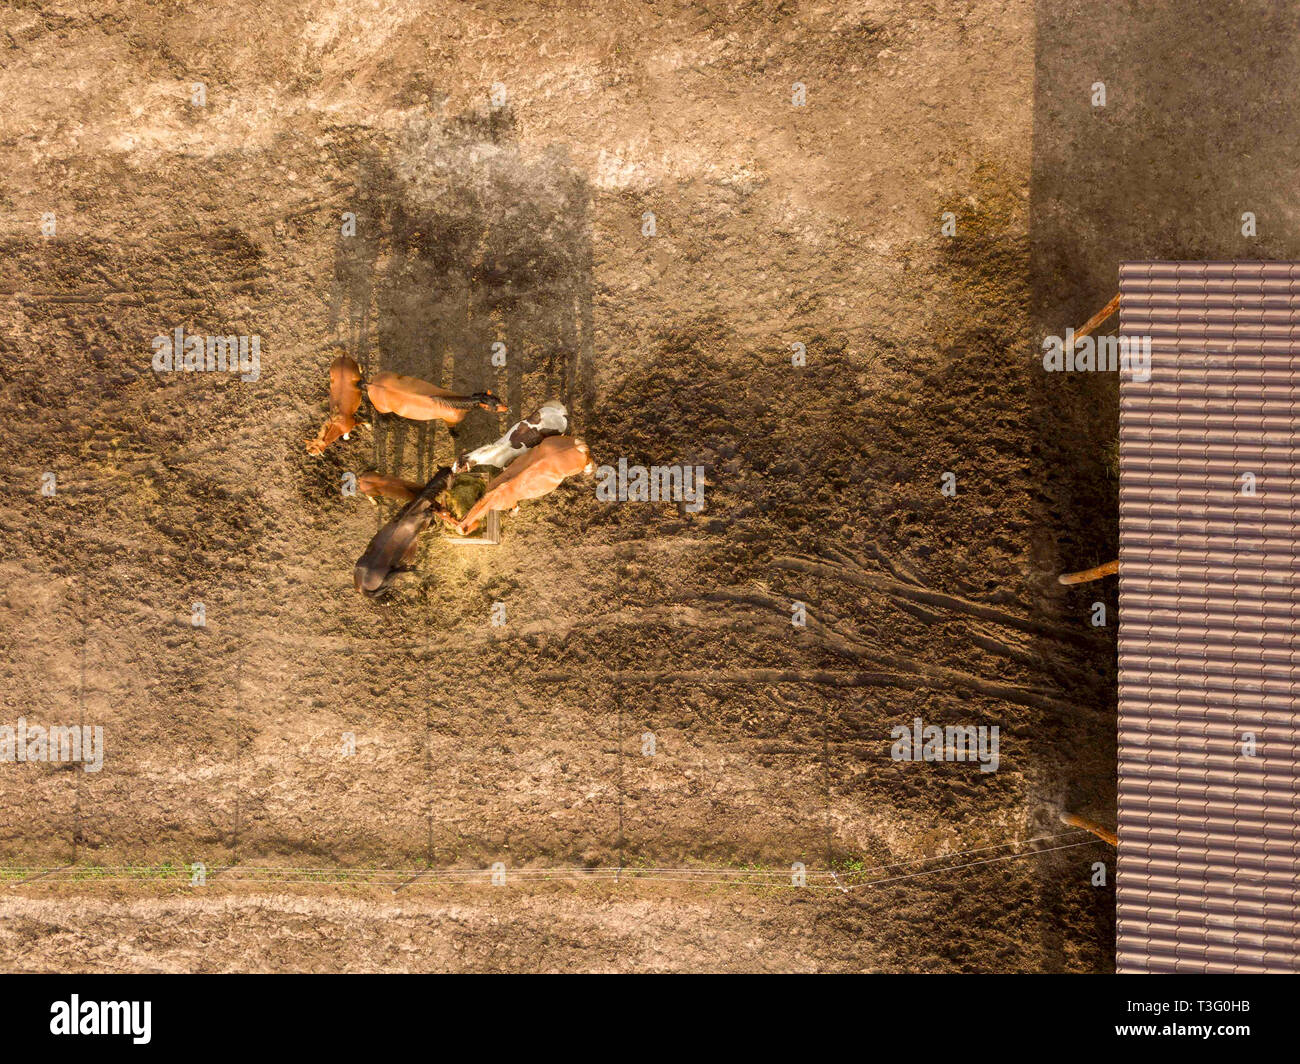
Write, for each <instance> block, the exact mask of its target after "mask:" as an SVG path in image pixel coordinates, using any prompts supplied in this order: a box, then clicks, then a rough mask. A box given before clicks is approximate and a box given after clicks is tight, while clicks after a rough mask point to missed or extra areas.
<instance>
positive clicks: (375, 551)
mask: <svg viewBox="0 0 1300 1064" xmlns="http://www.w3.org/2000/svg"><path fill="white" fill-rule="evenodd" d="M450 479H451V466H443V467H442V468H440V469H439V470H438V471H437V472H436V473H434V475H433V478H432V479H431V480H430V481H429V483H427V484H426V485H425V486H424V487H423V488H421V489H420V492H419V494H418V495H416V496H415V498H414V499H412V500H411V501H410V502H408V503H407V504H406V505H405V506H403V507H402V509H401V511H400V512H399V513H398V515H397V516H396V517H394V518H393V519H392V520H391V521H389V522H388V524H386V525H384V527H383V528H381V529H380V530H379V531H378V532H376V533H375V536H374V538H373V539H372V540H371V541H370V544H369V545H368V546H367V547H366V550H365V553H364V554H362V555H361V557H360V558H358V559H357V563H356V566H355V567H354V568H353V570H352V583H353V586H355V587H356V589H357V590H358V591H359V592H361V594H363V595H365V596H366V597H367V598H371V599H377V598H382V597H383V595H384V594H385V593H386V592H387V591H388V590H389V588H390V587H391V586H392V582H393V578H394V577H395V576H396V575H397V574H398V573H401V572H405V571H406V569H405V565H406V563H407V562H409V561H410V560H411V559H412V558H414V557H415V551H416V548H417V547H418V546H419V540H420V533H421V532H423V531H424V530H425V529H427V528H428V527H429V525H430V524H432V523H433V520H434V518H435V517H447V518H450V517H451V515H450V514H448V513H447V512H446V511H445V510H443V509H442V507H440V506H439V505H438V502H437V499H438V496H439V495H441V494H442V493H443V491H444V490H445V489H446V487H447V482H448V481H449V480H450Z"/></svg>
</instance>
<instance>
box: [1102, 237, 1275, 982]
mask: <svg viewBox="0 0 1300 1064" xmlns="http://www.w3.org/2000/svg"><path fill="white" fill-rule="evenodd" d="M1120 297H1121V298H1120V332H1121V335H1122V336H1124V337H1142V336H1149V337H1151V377H1150V380H1148V381H1146V382H1142V381H1141V380H1138V379H1135V378H1134V376H1132V375H1126V374H1121V378H1120V380H1121V383H1120V570H1119V578H1120V624H1119V667H1120V679H1119V866H1118V877H1117V906H1118V913H1117V915H1118V928H1117V934H1118V944H1117V954H1116V956H1117V967H1118V968H1119V970H1120V971H1122V972H1124V971H1129V972H1134V971H1150V972H1168V971H1192V972H1202V971H1225V972H1260V971H1297V970H1300V716H1298V711H1300V660H1298V659H1297V656H1296V647H1297V625H1300V523H1298V521H1297V519H1298V517H1300V515H1298V514H1297V498H1298V496H1300V435H1298V433H1300V263H1243V262H1238V263H1228V262H1208V263H1207V262H1177V263H1169V262H1162V263H1130V264H1126V265H1124V266H1122V267H1121V268H1120ZM1251 477H1253V478H1254V484H1253V487H1254V494H1250V478H1251ZM1252 735H1253V736H1254V741H1255V744H1256V745H1255V752H1254V756H1250V755H1249V753H1248V752H1247V749H1246V747H1247V743H1248V737H1249V736H1252Z"/></svg>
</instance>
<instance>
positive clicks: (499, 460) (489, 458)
mask: <svg viewBox="0 0 1300 1064" xmlns="http://www.w3.org/2000/svg"><path fill="white" fill-rule="evenodd" d="M568 431H569V412H568V411H567V410H566V409H565V408H564V404H563V403H561V402H560V401H559V400H557V399H550V400H548V401H547V402H545V403H543V404H542V405H541V406H540V407H539V408H538V409H537V411H536V412H535V413H532V414H529V415H528V417H526V418H524V419H523V420H522V421H520V422H518V423H517V424H515V425H513V426H511V428H510V431H509V432H507V433H506V434H505V435H504V436H502V437H501V438H500V439H499V440H496V441H495V442H493V443H485V444H484V445H483V446H482V447H479V448H476V449H475V450H473V451H470V452H468V453H467V454H462V455H461V456H460V457H459V458H457V459H456V464H455V465H453V466H452V467H451V468H452V469H453V470H454V471H455V472H457V473H464V472H466V471H467V470H470V469H473V468H474V467H475V466H496V468H497V469H505V468H506V466H508V465H509V464H510V463H511V462H513V461H514V460H515V459H516V458H519V457H520V456H521V455H524V454H526V453H528V452H529V451H530V450H532V449H533V448H534V447H536V446H537V445H538V444H539V443H541V442H542V440H544V439H546V438H547V437H549V436H562V435H563V434H564V433H566V432H568Z"/></svg>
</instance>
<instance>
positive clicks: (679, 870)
mask: <svg viewBox="0 0 1300 1064" xmlns="http://www.w3.org/2000/svg"><path fill="white" fill-rule="evenodd" d="M1087 834H1089V833H1088V832H1086V831H1081V830H1080V831H1067V832H1062V833H1060V834H1056V835H1041V836H1036V837H1034V838H1031V839H1015V840H1010V841H1008V842H1003V843H996V844H993V845H990V846H980V847H975V848H974V849H969V850H958V851H954V852H953V853H946V854H936V855H934V856H931V857H919V858H915V859H913V860H910V861H898V862H893V863H891V864H886V865H878V866H875V867H873V868H860V867H853V866H845V867H841V868H820V869H819V868H807V869H804V868H797V869H796V868H793V867H792V868H734V867H728V866H714V867H700V866H694V867H690V866H681V867H677V866H649V865H646V866H632V867H628V866H619V865H603V866H594V867H587V866H568V867H565V866H553V867H543V868H533V867H520V868H508V867H506V866H504V865H503V864H499V865H497V866H495V867H488V868H320V867H315V868H311V867H286V866H258V865H223V866H216V867H214V868H212V869H210V870H208V869H204V870H203V872H202V874H201V876H199V877H198V878H196V872H195V869H196V867H198V866H196V865H181V864H177V865H63V866H59V867H54V868H38V867H26V866H8V867H0V881H7V882H8V885H9V886H10V887H11V888H12V887H18V886H22V885H23V884H26V883H32V882H36V881H38V880H39V881H42V882H45V883H50V882H61V883H69V882H72V883H93V882H99V881H107V882H140V883H146V882H156V883H171V884H173V885H186V884H188V885H190V886H194V887H196V888H199V889H202V888H205V887H206V886H207V883H208V881H209V880H212V879H216V878H217V877H220V879H221V881H222V883H223V884H231V885H233V884H242V885H276V886H320V885H336V886H340V885H357V886H377V887H378V886H387V887H391V888H392V890H393V893H394V894H396V893H398V891H400V890H403V889H406V888H407V887H410V886H413V885H415V884H416V883H419V882H427V883H440V884H447V883H453V884H488V885H496V886H507V885H510V884H511V883H518V882H520V881H523V882H531V883H536V882H542V881H555V882H566V881H567V882H578V883H581V882H613V883H621V882H623V881H624V880H627V881H646V882H656V883H691V884H694V885H697V886H699V885H721V886H750V887H755V886H765V887H788V888H791V889H800V890H802V889H811V890H830V891H838V892H840V893H842V894H847V893H849V892H850V891H854V890H862V889H865V888H870V887H877V886H883V885H885V884H889V883H896V882H900V881H902V880H909V879H915V878H917V877H920V876H929V875H937V874H940V873H944V872H957V871H960V870H962V869H966V868H973V867H975V866H978V865H988V864H994V863H997V862H1001V861H1010V860H1017V859H1019V858H1023V857H1033V856H1036V855H1039V854H1043V853H1055V852H1058V851H1061V850H1071V849H1076V848H1078V847H1081V846H1089V845H1094V844H1096V843H1097V842H1098V841H1099V840H1096V839H1092V838H1087V839H1083V840H1082V841H1074V842H1069V843H1064V844H1061V845H1057V846H1039V845H1037V844H1038V843H1044V842H1055V841H1057V840H1059V839H1064V838H1070V837H1074V836H1078V835H1087ZM1008 847H1016V848H1017V852H1013V853H1004V854H1000V855H998V856H995V857H983V858H980V859H979V860H974V861H957V863H955V864H953V863H950V862H952V861H954V860H955V859H957V858H962V857H969V856H971V855H974V854H980V853H990V852H991V851H995V850H999V849H1006V848H1008ZM1019 847H1030V848H1028V849H1023V850H1020V849H1018V848H1019ZM938 862H949V863H938ZM919 865H934V867H921V868H917V866H919ZM901 868H913V869H916V870H915V871H911V872H905V873H901V874H898V875H887V876H883V877H881V878H879V879H872V878H871V877H872V876H874V875H877V874H879V873H881V872H888V871H891V870H894V869H901Z"/></svg>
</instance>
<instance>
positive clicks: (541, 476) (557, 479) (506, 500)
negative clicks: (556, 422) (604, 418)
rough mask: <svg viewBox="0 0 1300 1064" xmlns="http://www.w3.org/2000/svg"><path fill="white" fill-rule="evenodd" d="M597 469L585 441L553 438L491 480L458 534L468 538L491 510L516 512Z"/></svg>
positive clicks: (518, 459)
mask: <svg viewBox="0 0 1300 1064" xmlns="http://www.w3.org/2000/svg"><path fill="white" fill-rule="evenodd" d="M595 468H596V463H595V462H594V461H592V458H591V452H590V451H589V450H588V449H587V445H586V444H585V443H583V441H582V440H577V439H574V438H573V437H572V436H550V437H548V438H547V439H544V440H542V442H541V443H539V444H538V445H537V446H536V447H534V448H533V449H532V450H531V451H529V452H528V453H527V454H525V455H524V456H523V457H522V458H516V459H515V460H514V461H513V462H511V463H510V465H509V467H508V468H507V469H506V471H505V472H504V473H501V474H500V475H499V476H495V477H493V478H492V479H491V480H490V481H488V486H487V490H486V491H485V492H484V493H483V497H482V498H481V499H479V501H478V502H476V503H475V504H474V505H473V507H471V509H470V511H469V513H467V514H466V515H465V517H464V519H463V520H461V521H460V523H459V524H458V525H457V526H456V531H458V532H459V533H460V534H461V535H462V536H467V535H469V534H470V533H471V532H473V531H474V529H475V528H477V527H478V524H479V522H480V521H482V520H483V517H484V516H485V515H486V514H487V513H488V511H489V510H513V509H515V508H516V507H517V506H518V505H519V504H520V502H522V501H523V500H524V499H540V498H541V497H542V496H543V495H549V494H550V493H551V492H553V491H554V490H555V489H556V488H558V487H559V486H560V484H561V483H563V481H564V480H565V478H567V477H571V476H574V475H576V474H578V473H590V472H592V471H593V470H594V469H595Z"/></svg>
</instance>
